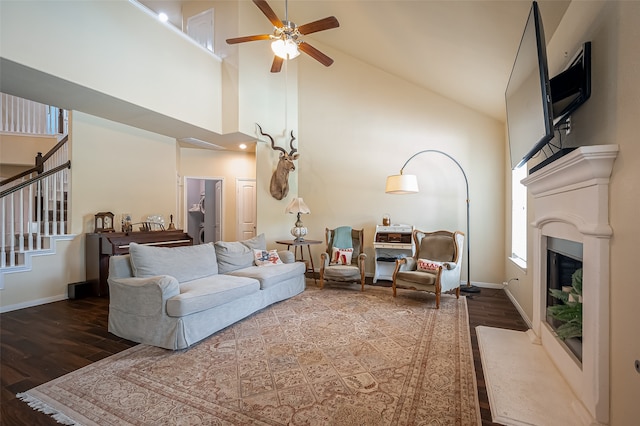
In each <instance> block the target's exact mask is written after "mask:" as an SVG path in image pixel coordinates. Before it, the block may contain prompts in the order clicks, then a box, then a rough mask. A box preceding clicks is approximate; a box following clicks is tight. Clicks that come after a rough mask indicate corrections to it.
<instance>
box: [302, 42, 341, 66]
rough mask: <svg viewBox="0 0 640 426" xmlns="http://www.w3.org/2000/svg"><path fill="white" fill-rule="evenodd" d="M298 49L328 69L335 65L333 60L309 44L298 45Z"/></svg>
mask: <svg viewBox="0 0 640 426" xmlns="http://www.w3.org/2000/svg"><path fill="white" fill-rule="evenodd" d="M298 48H299V49H300V50H302V51H303V52H304V53H306V54H307V55H309V56H311V57H312V58H313V59H315V60H316V61H318V62H320V63H321V64H322V65H324V66H325V67H328V66H329V65H331V64H332V63H333V59H331V58H330V57H328V56H327V55H325V54H324V53H322V52H321V51H319V50H318V49H316V48H315V47H313V46H311V45H310V44H309V43H306V42H304V41H303V42H301V43H300V44H299V45H298Z"/></svg>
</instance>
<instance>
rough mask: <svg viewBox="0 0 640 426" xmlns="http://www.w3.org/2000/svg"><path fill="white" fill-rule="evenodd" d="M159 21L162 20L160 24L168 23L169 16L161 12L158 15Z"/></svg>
mask: <svg viewBox="0 0 640 426" xmlns="http://www.w3.org/2000/svg"><path fill="white" fill-rule="evenodd" d="M158 19H159V20H160V22H167V21H168V20H169V17H168V16H167V14H166V13H164V12H160V13H159V14H158Z"/></svg>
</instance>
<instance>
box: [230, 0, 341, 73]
mask: <svg viewBox="0 0 640 426" xmlns="http://www.w3.org/2000/svg"><path fill="white" fill-rule="evenodd" d="M253 2H254V3H255V5H256V6H258V9H260V10H261V11H262V13H264V15H265V16H266V17H267V19H269V21H270V22H271V23H272V24H273V26H274V30H273V34H259V35H252V36H245V37H236V38H229V39H227V44H236V43H245V42H247V41H256V40H272V43H271V49H272V50H273V52H274V53H275V56H274V58H273V63H272V64H271V72H280V70H281V69H282V63H283V62H284V60H285V59H293V58H295V57H296V56H298V55H299V54H300V51H303V52H304V53H306V54H307V55H309V56H311V57H312V58H313V59H315V60H316V61H318V62H320V63H321V64H322V65H324V66H325V67H328V66H329V65H331V64H333V59H331V58H330V57H328V56H327V55H325V54H324V53H322V52H321V51H319V50H318V49H316V48H315V47H313V46H311V45H310V44H309V43H307V42H305V41H304V40H301V36H304V35H307V34H311V33H315V32H318V31H324V30H328V29H331V28H337V27H339V26H340V23H339V22H338V20H337V19H336V17H335V16H329V17H327V18H324V19H320V20H318V21H313V22H310V23H308V24H304V25H300V26H299V27H298V26H296V24H294V23H293V22H291V21H289V17H288V15H289V11H288V9H289V5H288V1H285V18H284V20H280V18H278V15H276V14H275V12H274V11H273V9H271V7H270V6H269V4H268V3H267V2H266V0H253Z"/></svg>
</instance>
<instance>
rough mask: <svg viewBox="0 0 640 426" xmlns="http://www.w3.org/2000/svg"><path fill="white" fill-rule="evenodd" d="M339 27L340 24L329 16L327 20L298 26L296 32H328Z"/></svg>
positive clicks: (333, 17)
mask: <svg viewBox="0 0 640 426" xmlns="http://www.w3.org/2000/svg"><path fill="white" fill-rule="evenodd" d="M339 26H340V23H339V22H338V19H336V17H335V16H329V17H328V18H324V19H320V20H317V21H313V22H309V23H308V24H304V25H300V26H299V27H298V31H299V32H300V34H311V33H315V32H318V31H324V30H329V29H331V28H338V27H339Z"/></svg>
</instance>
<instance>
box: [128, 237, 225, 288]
mask: <svg viewBox="0 0 640 426" xmlns="http://www.w3.org/2000/svg"><path fill="white" fill-rule="evenodd" d="M129 255H130V260H131V269H132V271H133V275H134V276H135V277H139V278H148V277H153V276H156V275H171V276H172V277H175V278H176V279H177V280H178V282H180V283H182V282H185V281H191V280H195V279H198V278H202V277H206V276H209V275H215V274H217V273H218V264H217V262H216V251H215V249H214V248H213V244H211V243H208V244H198V245H195V246H184V247H154V246H147V245H143V244H137V243H131V244H129Z"/></svg>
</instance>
